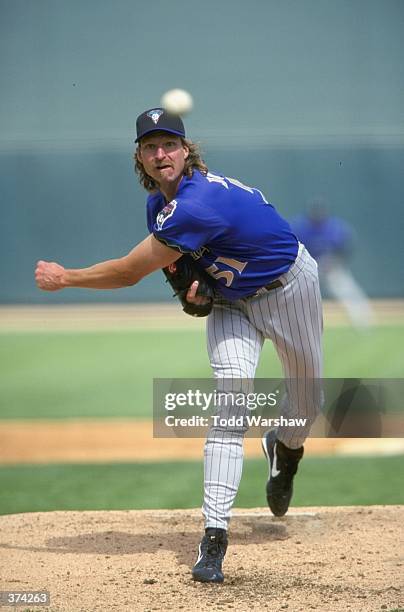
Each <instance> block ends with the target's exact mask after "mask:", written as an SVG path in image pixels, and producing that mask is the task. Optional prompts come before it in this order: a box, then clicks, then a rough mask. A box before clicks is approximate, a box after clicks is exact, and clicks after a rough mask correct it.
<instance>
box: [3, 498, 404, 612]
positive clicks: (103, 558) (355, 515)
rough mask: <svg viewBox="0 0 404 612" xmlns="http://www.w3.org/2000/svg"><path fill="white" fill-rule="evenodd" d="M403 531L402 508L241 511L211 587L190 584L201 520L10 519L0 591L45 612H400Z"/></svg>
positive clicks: (182, 515)
mask: <svg viewBox="0 0 404 612" xmlns="http://www.w3.org/2000/svg"><path fill="white" fill-rule="evenodd" d="M403 523H404V507H403V506H373V507H352V508H343V507H341V508H305V509H303V508H299V509H291V510H290V511H289V513H288V515H287V516H286V517H284V518H282V519H276V518H274V517H272V516H271V515H270V514H269V511H268V510H267V509H256V510H248V511H237V513H235V515H234V517H233V520H232V523H231V530H230V546H229V549H228V552H227V555H226V559H225V564H224V569H225V575H226V580H225V583H224V584H223V585H206V584H199V583H195V582H193V581H192V580H191V576H190V570H191V567H192V565H193V563H194V561H195V557H196V551H197V546H198V543H199V539H200V536H201V532H202V520H201V515H200V512H199V510H194V511H190V510H175V511H141V512H140V511H126V512H52V513H32V514H17V515H8V516H2V517H0V529H1V542H0V575H1V579H0V590H2V591H4V590H18V591H27V590H35V591H39V590H47V591H49V592H50V596H51V605H50V607H49V608H41V610H43V609H47V610H49V612H62V611H63V612H101V611H102V612H107V611H110V610H114V611H117V612H126V611H127V612H137V611H142V612H146V611H147V610H161V611H165V610H186V611H188V610H197V611H199V610H203V611H206V610H230V609H237V610H238V611H247V610H270V611H280V612H281V611H283V610H287V612H295V611H296V612H297V611H301V612H309V611H311V610H318V611H321V612H343V611H344V612H345V611H346V610H351V611H353V612H359V611H360V612H362V611H363V612H370V611H372V612H373V611H376V610H387V611H390V610H396V609H399V608H400V606H403V604H404V600H403V590H402V576H403V563H404V561H403V557H402V551H403V527H402V526H403ZM2 609H4V610H5V611H6V610H9V611H11V610H15V609H16V608H11V607H10V608H7V607H4V608H2ZM19 609H21V608H19ZM38 611H39V608H38Z"/></svg>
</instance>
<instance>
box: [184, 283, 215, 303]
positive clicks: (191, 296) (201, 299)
mask: <svg viewBox="0 0 404 612" xmlns="http://www.w3.org/2000/svg"><path fill="white" fill-rule="evenodd" d="M198 287H199V281H194V282H193V283H192V285H191V286H190V288H189V289H188V293H187V297H186V299H187V302H190V303H191V304H199V305H201V304H207V303H208V302H209V301H210V299H209V298H208V297H205V296H203V295H196V293H197V291H198Z"/></svg>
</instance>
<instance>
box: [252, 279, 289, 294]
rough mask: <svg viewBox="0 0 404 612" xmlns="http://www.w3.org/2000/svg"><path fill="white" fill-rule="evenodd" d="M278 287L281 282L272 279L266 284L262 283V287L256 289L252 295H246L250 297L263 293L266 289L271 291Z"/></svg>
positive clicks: (280, 285) (281, 285)
mask: <svg viewBox="0 0 404 612" xmlns="http://www.w3.org/2000/svg"><path fill="white" fill-rule="evenodd" d="M278 287H283V284H282V283H281V281H280V280H274V281H272V283H269V284H268V285H264V287H261V288H260V289H257V291H256V292H255V293H253V294H252V295H249V296H248V297H252V298H254V297H259V296H260V295H263V294H264V293H267V292H268V291H272V289H278Z"/></svg>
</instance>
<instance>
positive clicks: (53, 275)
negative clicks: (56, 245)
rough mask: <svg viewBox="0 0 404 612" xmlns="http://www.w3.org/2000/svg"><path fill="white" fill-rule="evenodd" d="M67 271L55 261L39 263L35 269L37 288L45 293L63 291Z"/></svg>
mask: <svg viewBox="0 0 404 612" xmlns="http://www.w3.org/2000/svg"><path fill="white" fill-rule="evenodd" d="M64 275H65V269H64V267H63V266H61V265H59V264H58V263H55V262H54V261H42V260H41V261H38V263H37V264H36V269H35V281H36V284H37V287H38V288H39V289H42V290H43V291H58V290H59V289H63V287H64V286H65V283H64Z"/></svg>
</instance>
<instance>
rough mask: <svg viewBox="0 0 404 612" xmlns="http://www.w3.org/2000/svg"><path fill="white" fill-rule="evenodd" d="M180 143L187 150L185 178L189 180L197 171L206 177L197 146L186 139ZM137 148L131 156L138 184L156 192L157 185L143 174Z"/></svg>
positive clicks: (205, 168) (206, 168)
mask: <svg viewBox="0 0 404 612" xmlns="http://www.w3.org/2000/svg"><path fill="white" fill-rule="evenodd" d="M181 143H182V146H184V147H187V149H189V153H188V157H187V158H186V160H185V166H184V174H185V176H188V177H189V178H191V176H192V174H193V172H194V170H199V172H201V174H204V175H206V174H207V173H208V167H207V165H206V164H205V162H204V161H203V159H202V157H201V153H200V150H199V146H198V145H197V144H196V143H195V142H192V140H188V139H187V138H181ZM139 146H140V144H139ZM139 146H138V147H137V149H136V151H135V153H134V155H133V161H134V162H135V172H136V174H137V175H138V177H139V182H140V184H141V185H143V187H144V188H145V189H146V190H147V191H156V190H157V189H158V188H159V186H158V184H157V183H156V181H155V180H154V179H153V178H152V177H151V176H149V175H148V174H147V173H146V172H145V169H144V166H143V164H142V162H141V161H139V159H138V155H137V153H138V151H139Z"/></svg>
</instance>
